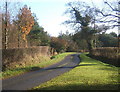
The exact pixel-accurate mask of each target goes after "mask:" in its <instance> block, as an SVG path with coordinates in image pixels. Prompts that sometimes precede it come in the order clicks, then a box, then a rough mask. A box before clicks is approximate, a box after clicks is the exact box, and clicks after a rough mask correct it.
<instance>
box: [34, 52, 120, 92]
mask: <svg viewBox="0 0 120 92" xmlns="http://www.w3.org/2000/svg"><path fill="white" fill-rule="evenodd" d="M80 58H81V63H80V64H79V65H78V66H77V67H76V68H74V69H72V70H71V71H69V72H67V73H64V74H63V75H60V76H58V77H56V78H54V79H52V80H50V81H48V82H46V83H43V84H41V85H39V86H37V87H34V88H33V90H118V86H119V84H120V83H119V80H120V75H118V69H120V67H115V66H113V65H110V64H106V63H103V62H101V61H98V60H95V59H92V58H90V57H88V56H86V54H80Z"/></svg>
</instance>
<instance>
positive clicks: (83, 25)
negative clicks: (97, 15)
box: [65, 2, 97, 50]
mask: <svg viewBox="0 0 120 92" xmlns="http://www.w3.org/2000/svg"><path fill="white" fill-rule="evenodd" d="M68 7H69V8H68V10H67V13H69V14H70V16H71V19H70V20H68V21H65V23H67V24H72V27H73V28H74V29H75V30H76V31H80V36H78V37H80V38H79V39H84V40H85V41H86V43H87V45H88V46H87V47H88V49H89V50H91V49H92V48H93V38H94V34H96V33H97V30H95V29H94V28H92V26H91V27H90V24H92V23H93V21H94V18H93V16H92V14H94V12H95V11H94V9H93V8H91V7H90V6H88V5H87V4H86V3H84V2H70V3H68Z"/></svg>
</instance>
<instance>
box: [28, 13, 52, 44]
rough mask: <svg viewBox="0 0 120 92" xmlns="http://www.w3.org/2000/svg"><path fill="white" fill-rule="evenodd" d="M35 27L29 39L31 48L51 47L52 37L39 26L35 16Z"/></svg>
mask: <svg viewBox="0 0 120 92" xmlns="http://www.w3.org/2000/svg"><path fill="white" fill-rule="evenodd" d="M33 17H34V21H35V22H34V25H33V27H32V29H31V31H30V33H29V34H28V36H27V38H28V40H29V45H30V46H49V45H50V36H49V35H48V33H47V32H45V31H44V28H43V27H41V26H39V24H38V22H37V17H36V15H35V14H33Z"/></svg>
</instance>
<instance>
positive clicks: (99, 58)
mask: <svg viewBox="0 0 120 92" xmlns="http://www.w3.org/2000/svg"><path fill="white" fill-rule="evenodd" d="M87 56H88V57H90V58H92V59H96V60H99V61H101V62H103V63H107V64H110V65H111V66H116V67H120V62H119V60H117V59H115V60H114V59H107V58H104V57H99V56H98V57H97V56H92V55H90V54H87Z"/></svg>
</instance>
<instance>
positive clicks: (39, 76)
mask: <svg viewBox="0 0 120 92" xmlns="http://www.w3.org/2000/svg"><path fill="white" fill-rule="evenodd" d="M78 55H79V54H72V55H69V56H67V57H66V58H65V59H64V60H62V61H60V62H59V63H56V64H54V65H51V66H49V67H47V68H43V69H40V70H36V71H31V72H29V73H25V74H22V75H19V76H16V77H12V78H9V79H5V80H3V81H2V89H3V91H4V90H28V89H31V88H33V87H35V86H38V85H40V84H41V83H43V82H46V81H49V80H50V79H52V78H54V77H56V76H59V75H61V74H63V73H65V72H67V71H69V70H71V69H72V68H74V67H76V66H77V65H78V64H79V62H80V59H79V57H78Z"/></svg>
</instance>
